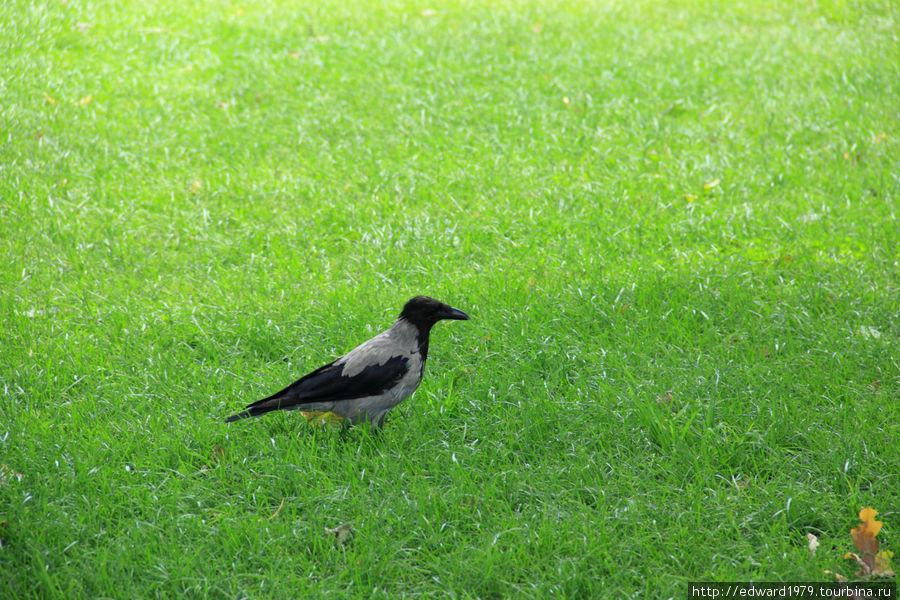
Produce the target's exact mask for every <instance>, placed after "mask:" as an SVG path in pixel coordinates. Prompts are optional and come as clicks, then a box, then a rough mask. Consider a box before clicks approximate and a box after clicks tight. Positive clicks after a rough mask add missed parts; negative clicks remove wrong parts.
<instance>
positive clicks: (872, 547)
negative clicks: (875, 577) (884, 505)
mask: <svg viewBox="0 0 900 600" xmlns="http://www.w3.org/2000/svg"><path fill="white" fill-rule="evenodd" d="M877 514H878V511H877V510H875V509H874V508H872V507H871V506H867V507H866V508H864V509H862V510H861V511H859V520H860V521H862V523H860V524H859V526H857V527H854V528H853V529H851V530H850V536H851V537H852V538H853V545H854V546H856V549H857V550H859V553H860V555H861V557H860V559H861V561H862V564H863V565H864V567H863V568H864V569H865V570H866V574H868V573H871V572H872V570H873V569H874V568H875V555H876V554H878V540H876V539H875V536H876V535H878V532H879V531H881V521H876V520H875V515H877Z"/></svg>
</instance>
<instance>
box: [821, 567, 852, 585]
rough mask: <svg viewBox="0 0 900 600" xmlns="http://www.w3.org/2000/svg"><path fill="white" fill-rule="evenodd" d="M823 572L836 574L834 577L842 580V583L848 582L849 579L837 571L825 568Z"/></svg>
mask: <svg viewBox="0 0 900 600" xmlns="http://www.w3.org/2000/svg"><path fill="white" fill-rule="evenodd" d="M823 572H824V573H825V574H826V575H834V579H835V580H836V581H840V582H841V583H846V582H847V581H849V580H848V579H847V578H846V577H844V576H843V575H841V574H840V573H835V572H834V571H829V570H828V569H825V570H824V571H823Z"/></svg>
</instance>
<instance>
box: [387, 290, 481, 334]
mask: <svg viewBox="0 0 900 600" xmlns="http://www.w3.org/2000/svg"><path fill="white" fill-rule="evenodd" d="M400 318H402V319H406V320H407V321H409V322H410V323H413V324H415V325H418V326H420V327H425V328H431V326H432V325H434V324H435V323H437V322H438V321H440V320H442V319H456V320H460V321H465V320H468V318H469V315H467V314H466V313H464V312H463V311H461V310H459V309H457V308H453V307H452V306H450V305H448V304H444V303H443V302H439V301H437V300H435V299H434V298H429V297H428V296H416V297H415V298H413V299H411V300H410V301H409V302H407V303H406V305H405V306H404V307H403V312H401V313H400Z"/></svg>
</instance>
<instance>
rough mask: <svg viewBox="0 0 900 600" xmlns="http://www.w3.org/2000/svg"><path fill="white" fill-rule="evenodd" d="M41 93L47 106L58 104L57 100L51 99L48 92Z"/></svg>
mask: <svg viewBox="0 0 900 600" xmlns="http://www.w3.org/2000/svg"><path fill="white" fill-rule="evenodd" d="M41 93H42V94H43V95H44V101H45V102H47V104H56V100H54V99H53V98H51V97H50V95H49V94H48V93H47V92H41Z"/></svg>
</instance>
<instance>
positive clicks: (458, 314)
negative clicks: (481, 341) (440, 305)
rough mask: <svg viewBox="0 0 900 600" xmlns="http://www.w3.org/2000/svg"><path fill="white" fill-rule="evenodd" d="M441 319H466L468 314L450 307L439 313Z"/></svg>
mask: <svg viewBox="0 0 900 600" xmlns="http://www.w3.org/2000/svg"><path fill="white" fill-rule="evenodd" d="M441 318H442V319H454V320H456V321H468V320H469V315H467V314H466V313H464V312H463V311H461V310H459V309H458V308H452V307H451V308H450V310H447V311H444V312H442V313H441Z"/></svg>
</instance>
